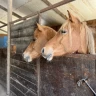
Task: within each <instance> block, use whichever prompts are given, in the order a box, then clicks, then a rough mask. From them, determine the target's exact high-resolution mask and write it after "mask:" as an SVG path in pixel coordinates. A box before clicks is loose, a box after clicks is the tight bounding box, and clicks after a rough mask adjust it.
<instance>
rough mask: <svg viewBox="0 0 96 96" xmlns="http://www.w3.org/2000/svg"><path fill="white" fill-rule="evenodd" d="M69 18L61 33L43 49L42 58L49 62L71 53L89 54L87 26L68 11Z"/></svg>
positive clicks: (60, 30)
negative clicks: (55, 57) (56, 57)
mask: <svg viewBox="0 0 96 96" xmlns="http://www.w3.org/2000/svg"><path fill="white" fill-rule="evenodd" d="M68 15H69V18H68V19H67V20H66V22H65V23H64V24H63V25H62V26H61V28H60V29H59V32H58V33H57V34H56V35H55V36H54V37H53V38H52V39H51V40H49V41H48V42H47V43H46V44H45V46H44V47H43V48H42V56H43V57H44V58H46V59H47V60H48V61H50V60H52V59H53V57H54V56H61V55H65V54H71V53H75V52H78V53H84V54H85V53H87V51H88V50H87V49H88V46H87V44H88V40H87V39H88V38H87V37H88V36H87V32H86V28H85V27H86V26H87V25H86V26H84V24H83V23H81V22H80V20H79V19H78V18H77V17H75V16H73V15H72V14H71V13H70V12H69V11H68Z"/></svg>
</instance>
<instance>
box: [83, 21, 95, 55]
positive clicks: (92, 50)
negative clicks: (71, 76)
mask: <svg viewBox="0 0 96 96" xmlns="http://www.w3.org/2000/svg"><path fill="white" fill-rule="evenodd" d="M82 24H83V25H84V27H85V30H86V41H87V47H88V52H89V53H90V54H95V42H94V37H93V32H92V30H91V29H90V28H89V27H88V26H87V24H86V23H84V22H83V23H82Z"/></svg>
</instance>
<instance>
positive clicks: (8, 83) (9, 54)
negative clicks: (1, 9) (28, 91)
mask: <svg viewBox="0 0 96 96" xmlns="http://www.w3.org/2000/svg"><path fill="white" fill-rule="evenodd" d="M7 16H8V47H7V96H10V64H11V60H10V58H11V51H10V49H11V48H10V45H11V40H10V37H11V36H10V34H11V30H10V29H11V24H10V22H11V21H12V0H8V15H7Z"/></svg>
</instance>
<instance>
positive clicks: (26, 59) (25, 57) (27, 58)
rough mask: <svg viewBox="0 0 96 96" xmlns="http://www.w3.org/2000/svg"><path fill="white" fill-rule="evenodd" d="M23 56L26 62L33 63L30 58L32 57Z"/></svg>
mask: <svg viewBox="0 0 96 96" xmlns="http://www.w3.org/2000/svg"><path fill="white" fill-rule="evenodd" d="M22 56H23V58H24V60H25V61H26V62H31V61H32V59H31V58H30V56H29V55H28V54H27V55H26V54H22Z"/></svg>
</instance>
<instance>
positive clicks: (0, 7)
mask: <svg viewBox="0 0 96 96" xmlns="http://www.w3.org/2000/svg"><path fill="white" fill-rule="evenodd" d="M0 9H2V10H4V11H6V12H7V11H8V10H7V9H6V8H5V7H3V6H2V5H0ZM12 14H13V15H14V16H15V17H17V18H22V16H20V15H18V14H17V13H15V12H12Z"/></svg>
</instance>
